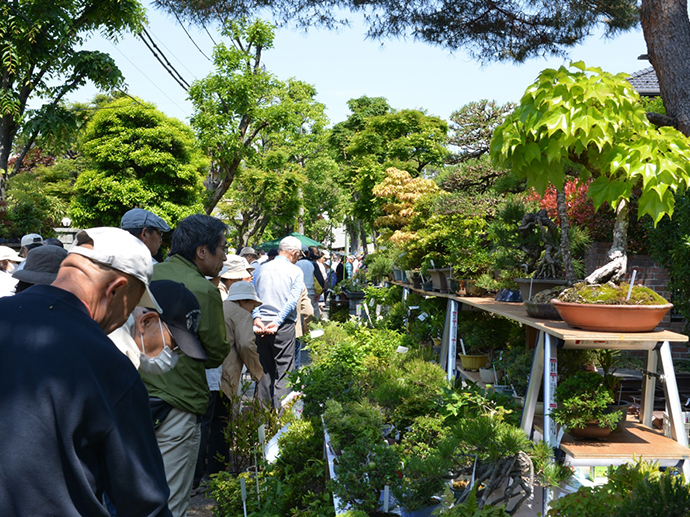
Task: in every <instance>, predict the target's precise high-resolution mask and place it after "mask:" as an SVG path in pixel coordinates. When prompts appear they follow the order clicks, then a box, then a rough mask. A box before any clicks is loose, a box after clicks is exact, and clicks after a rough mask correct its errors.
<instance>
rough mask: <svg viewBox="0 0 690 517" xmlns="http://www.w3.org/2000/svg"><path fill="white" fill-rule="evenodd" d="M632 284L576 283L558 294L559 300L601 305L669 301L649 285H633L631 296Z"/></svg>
mask: <svg viewBox="0 0 690 517" xmlns="http://www.w3.org/2000/svg"><path fill="white" fill-rule="evenodd" d="M629 288H630V284H628V283H626V282H621V283H620V284H619V285H610V284H603V285H589V284H585V283H579V284H575V285H574V286H573V287H571V288H570V289H566V290H565V291H563V292H561V294H560V295H559V296H558V299H559V301H562V302H569V303H596V304H600V305H665V304H667V303H668V301H666V299H665V298H664V297H663V296H660V295H659V294H657V293H656V292H655V291H653V290H652V289H650V288H649V287H644V286H642V285H635V286H633V289H632V292H631V293H630V298H629V299H628V290H629Z"/></svg>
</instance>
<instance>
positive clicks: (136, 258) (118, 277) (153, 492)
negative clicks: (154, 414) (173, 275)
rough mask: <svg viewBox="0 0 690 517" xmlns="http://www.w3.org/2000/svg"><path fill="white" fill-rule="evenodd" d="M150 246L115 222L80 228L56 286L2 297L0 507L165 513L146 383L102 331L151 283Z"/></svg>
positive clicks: (148, 301)
mask: <svg viewBox="0 0 690 517" xmlns="http://www.w3.org/2000/svg"><path fill="white" fill-rule="evenodd" d="M151 274H152V262H151V254H150V253H149V251H148V250H147V248H146V246H144V245H143V244H142V243H141V242H140V241H138V240H137V239H135V238H134V237H132V236H131V235H129V234H128V233H126V232H124V231H122V230H120V229H118V228H94V229H90V230H85V231H81V232H79V233H78V234H77V235H76V240H75V243H74V244H73V246H72V248H71V249H70V252H69V255H68V256H67V258H65V259H64V261H63V262H62V265H61V267H60V270H59V272H58V275H57V278H56V279H55V281H54V282H53V283H52V285H36V286H34V287H32V288H31V289H27V290H26V291H24V292H22V293H19V294H17V295H16V296H14V297H12V298H6V299H2V300H0V335H2V346H1V347H0V393H3V396H2V397H0V415H2V418H0V479H2V482H1V483H0V501H1V502H2V503H1V506H2V508H3V513H4V514H9V515H15V516H22V515H26V516H35V515H47V514H50V515H94V516H96V515H102V516H106V515H108V512H107V510H106V509H105V507H104V506H103V503H102V500H103V496H104V495H106V494H107V496H108V497H109V499H110V500H111V501H112V502H113V504H114V505H115V506H116V507H117V509H118V514H121V515H142V516H143V515H169V512H168V509H167V499H168V487H167V483H166V480H165V472H164V470H163V461H162V459H161V454H160V451H159V450H158V446H157V444H156V437H155V434H154V430H153V425H152V422H151V416H150V412H149V406H148V397H147V394H146V389H145V388H144V385H143V383H142V382H141V379H140V377H139V374H138V373H137V371H136V369H135V368H134V367H133V366H132V364H131V362H130V361H129V360H128V359H127V358H126V357H125V356H124V355H122V354H121V353H120V352H119V351H118V350H117V349H116V348H115V347H114V346H113V344H112V342H111V341H110V340H109V339H108V338H107V336H106V334H105V333H106V332H110V331H112V330H113V329H115V328H117V327H118V326H120V325H122V324H123V323H124V321H125V320H126V319H127V316H128V315H129V313H130V312H131V311H132V309H134V307H135V306H136V305H137V303H139V302H140V300H141V303H142V304H143V305H145V306H147V307H153V308H156V309H157V308H158V306H157V304H156V302H155V300H154V299H153V297H152V296H151V294H150V292H149V290H148V285H147V284H148V282H149V280H150V278H151Z"/></svg>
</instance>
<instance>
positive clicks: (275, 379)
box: [0, 208, 361, 517]
mask: <svg viewBox="0 0 690 517" xmlns="http://www.w3.org/2000/svg"><path fill="white" fill-rule="evenodd" d="M170 231H171V228H170V226H169V225H168V224H167V222H166V221H164V220H163V219H162V218H160V217H158V216H156V215H155V214H153V213H152V212H150V211H148V210H143V209H140V208H135V209H132V210H130V211H128V212H126V213H125V214H123V216H122V219H121V225H120V228H91V229H87V230H82V231H80V232H78V233H77V234H76V235H75V240H74V242H73V243H72V245H71V246H70V247H69V249H65V248H64V247H63V245H62V243H61V242H60V241H58V240H57V239H45V240H44V239H43V238H42V237H41V236H40V235H38V234H29V235H25V236H24V237H22V239H21V249H20V252H19V253H17V252H16V251H14V250H13V249H12V248H10V247H7V246H0V336H2V338H1V339H2V345H0V389H1V390H2V391H1V393H3V395H2V396H0V415H1V416H0V478H1V479H2V480H3V481H2V483H0V510H1V511H2V514H3V515H26V516H35V515H104V516H107V515H112V516H115V515H117V516H126V515H136V516H146V515H173V516H176V517H177V516H183V515H186V512H187V507H188V505H189V501H190V498H191V497H192V496H193V495H194V494H196V493H197V492H199V491H201V490H203V488H204V486H205V484H204V481H205V480H206V479H207V478H208V476H209V475H210V474H212V473H215V472H218V471H220V470H222V469H223V468H225V465H223V464H222V463H221V462H220V460H219V458H220V457H222V456H227V453H228V452H230V451H228V445H227V444H226V443H225V442H224V438H223V427H224V426H225V425H227V421H228V419H230V420H231V413H230V412H231V411H233V408H232V407H231V404H230V403H229V402H228V401H230V400H235V399H236V398H237V395H238V392H239V390H240V380H241V376H242V372H243V371H246V372H247V374H248V375H249V376H250V377H251V379H252V380H253V381H255V383H256V384H255V389H254V396H255V397H256V398H258V399H259V400H261V401H262V403H263V404H265V405H266V406H267V407H270V408H273V409H274V410H276V411H279V410H280V408H281V404H282V402H283V401H284V400H285V398H286V397H287V396H288V394H289V391H290V388H289V386H288V383H287V379H288V374H289V373H290V372H291V371H292V370H294V369H295V368H296V367H299V362H300V358H299V349H300V347H299V339H300V337H301V336H302V335H303V333H304V332H305V330H306V326H307V323H308V321H309V320H310V319H311V318H319V317H320V315H321V314H322V312H323V308H324V304H325V303H326V302H327V299H328V296H329V293H330V292H331V291H332V288H333V287H334V286H335V285H336V284H337V283H338V282H340V281H342V280H343V279H344V278H347V277H349V276H352V275H353V274H354V273H355V272H356V271H357V268H358V267H359V266H360V264H361V261H360V260H359V257H354V256H350V257H347V258H346V259H343V258H342V256H340V255H339V254H335V253H334V254H333V256H332V257H331V256H330V255H329V254H328V253H327V252H325V251H322V250H319V249H318V248H316V247H306V246H303V245H302V243H301V242H300V241H299V239H297V238H296V237H292V236H290V237H286V238H284V239H282V240H281V241H280V244H279V246H278V248H277V249H272V250H269V251H268V252H267V253H265V252H264V251H263V250H260V249H253V248H250V247H245V248H242V249H240V250H238V253H237V254H229V253H228V244H227V241H226V232H227V228H226V226H225V224H224V223H223V222H222V221H221V220H219V219H217V218H215V217H211V216H207V215H192V216H189V217H187V218H185V219H182V220H181V221H179V222H178V224H177V226H176V228H175V229H174V231H173V232H172V239H171V241H172V245H171V247H170V249H169V251H168V254H167V258H166V259H165V260H163V254H162V251H163V250H162V249H161V246H162V243H163V236H164V234H165V233H167V232H170ZM331 258H332V260H331ZM219 453H220V454H219Z"/></svg>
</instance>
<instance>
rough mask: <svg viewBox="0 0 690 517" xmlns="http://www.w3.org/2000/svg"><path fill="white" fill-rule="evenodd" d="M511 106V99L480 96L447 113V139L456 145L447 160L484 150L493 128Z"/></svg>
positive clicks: (465, 156) (457, 159)
mask: <svg viewBox="0 0 690 517" xmlns="http://www.w3.org/2000/svg"><path fill="white" fill-rule="evenodd" d="M514 109H515V104H514V103H512V102H508V103H506V104H503V105H498V104H496V101H488V100H486V99H482V100H480V101H479V102H470V103H468V104H465V105H464V106H463V107H462V108H460V109H459V110H457V111H454V112H453V113H451V114H450V121H451V123H450V135H449V137H448V143H449V144H450V145H451V146H453V147H454V148H456V149H457V154H455V155H453V156H452V157H451V161H466V160H468V159H471V158H478V157H479V156H482V155H484V154H486V153H488V152H489V144H490V143H491V137H492V136H493V133H494V130H495V129H496V127H498V126H499V125H500V124H501V123H502V122H503V119H504V118H505V117H506V115H508V114H509V113H510V112H511V111H513V110H514Z"/></svg>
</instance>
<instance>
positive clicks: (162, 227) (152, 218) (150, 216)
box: [120, 208, 170, 264]
mask: <svg viewBox="0 0 690 517" xmlns="http://www.w3.org/2000/svg"><path fill="white" fill-rule="evenodd" d="M120 228H122V229H123V230H125V231H128V232H129V233H131V234H132V235H134V236H135V237H136V238H137V239H139V240H140V241H141V242H143V243H144V244H146V247H147V248H148V249H149V251H150V252H151V256H152V257H156V256H157V255H158V252H159V251H160V248H161V244H163V234H164V233H166V232H169V231H170V226H168V223H166V222H165V221H164V220H163V219H162V218H160V217H158V216H157V215H156V214H154V213H153V212H149V211H148V210H144V209H143V208H132V209H131V210H130V211H129V212H126V213H125V215H123V216H122V220H121V221H120ZM156 261H157V259H154V264H155V263H156Z"/></svg>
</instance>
